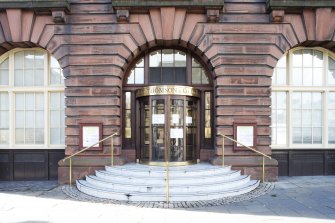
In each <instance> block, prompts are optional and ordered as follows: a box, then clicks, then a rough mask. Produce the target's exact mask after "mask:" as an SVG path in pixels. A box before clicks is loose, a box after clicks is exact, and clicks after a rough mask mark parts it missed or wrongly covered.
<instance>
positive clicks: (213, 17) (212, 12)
mask: <svg viewBox="0 0 335 223" xmlns="http://www.w3.org/2000/svg"><path fill="white" fill-rule="evenodd" d="M219 20H220V10H219V9H207V22H218V21H219Z"/></svg>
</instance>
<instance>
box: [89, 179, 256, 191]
mask: <svg viewBox="0 0 335 223" xmlns="http://www.w3.org/2000/svg"><path fill="white" fill-rule="evenodd" d="M86 181H87V182H89V183H90V184H92V185H97V186H98V187H101V188H103V187H104V188H110V189H114V190H127V191H131V192H148V193H155V192H163V193H165V191H166V182H165V181H164V182H162V183H160V184H149V183H148V182H144V183H143V184H139V183H137V184H127V183H125V182H116V181H109V180H105V179H102V178H99V177H97V176H92V175H91V176H87V177H86ZM249 181H250V177H249V176H241V175H240V176H238V177H236V178H233V179H231V180H229V181H227V180H225V181H222V180H221V181H216V182H210V183H207V184H205V183H203V182H202V181H199V180H198V179H194V181H193V182H187V183H189V184H187V183H184V184H180V185H175V184H171V183H170V184H169V191H170V192H206V191H207V192H208V191H217V190H224V189H228V188H231V187H236V186H240V185H243V184H245V183H248V182H249Z"/></svg>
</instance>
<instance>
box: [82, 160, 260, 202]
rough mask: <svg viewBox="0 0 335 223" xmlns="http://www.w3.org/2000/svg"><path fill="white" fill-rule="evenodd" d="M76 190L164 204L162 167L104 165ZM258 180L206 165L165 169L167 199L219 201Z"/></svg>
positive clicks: (103, 196) (243, 192)
mask: <svg viewBox="0 0 335 223" xmlns="http://www.w3.org/2000/svg"><path fill="white" fill-rule="evenodd" d="M76 183H77V188H78V189H79V190H80V191H81V192H83V193H85V194H88V195H91V196H95V197H99V198H108V199H114V200H121V201H131V202H136V201H157V202H158V201H166V172H165V167H159V166H148V165H142V164H126V165H124V166H114V167H110V166H106V169H105V170H97V171H96V174H95V175H89V176H86V180H77V182H76ZM258 185H259V181H256V180H250V176H244V175H241V174H240V171H235V170H231V168H230V166H225V167H218V166H213V165H210V164H196V165H190V166H178V167H169V200H170V201H172V202H173V201H201V200H213V199H222V198H225V197H231V196H236V195H241V194H245V193H248V192H250V191H252V190H254V189H255V188H256V187H257V186H258Z"/></svg>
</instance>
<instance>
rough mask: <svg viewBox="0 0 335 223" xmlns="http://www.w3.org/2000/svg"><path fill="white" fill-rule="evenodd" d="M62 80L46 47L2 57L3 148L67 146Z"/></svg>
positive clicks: (0, 121)
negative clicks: (65, 140) (65, 141)
mask: <svg viewBox="0 0 335 223" xmlns="http://www.w3.org/2000/svg"><path fill="white" fill-rule="evenodd" d="M63 81H64V78H63V74H62V69H61V68H60V66H59V63H58V61H57V60H56V59H55V58H53V57H52V56H51V55H50V54H49V53H48V52H46V51H45V50H42V49H15V50H11V51H9V52H8V53H6V54H4V55H2V56H1V57H0V148H7V149H8V148H34V149H35V148H36V149H38V148H64V129H65V124H64V119H65V118H64V117H65V116H64V83H63Z"/></svg>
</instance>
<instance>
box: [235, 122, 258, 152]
mask: <svg viewBox="0 0 335 223" xmlns="http://www.w3.org/2000/svg"><path fill="white" fill-rule="evenodd" d="M236 132H237V133H236V135H237V141H239V142H240V143H243V144H244V145H246V146H254V127H253V126H237V129H236ZM237 146H238V147H241V146H242V145H240V144H237Z"/></svg>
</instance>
